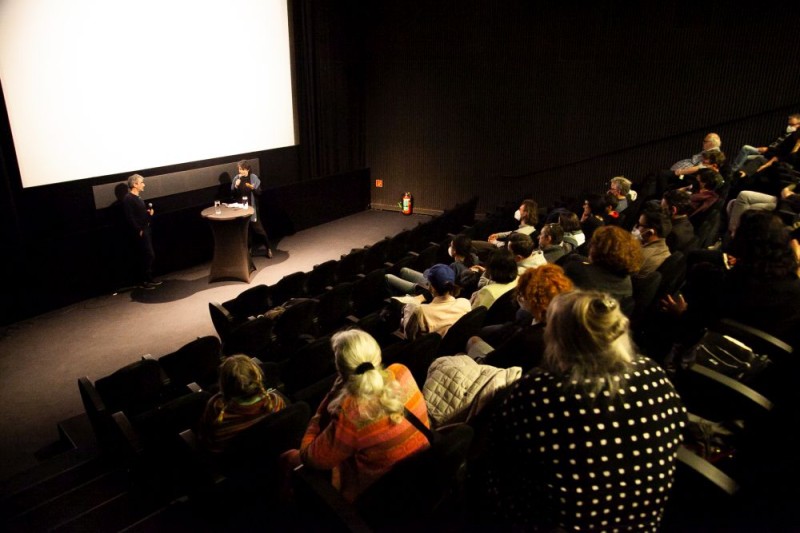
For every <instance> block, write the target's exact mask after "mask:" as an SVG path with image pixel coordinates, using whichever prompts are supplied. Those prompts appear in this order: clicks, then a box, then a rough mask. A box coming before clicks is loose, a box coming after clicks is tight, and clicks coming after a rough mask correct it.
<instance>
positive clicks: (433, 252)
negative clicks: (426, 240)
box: [413, 243, 450, 272]
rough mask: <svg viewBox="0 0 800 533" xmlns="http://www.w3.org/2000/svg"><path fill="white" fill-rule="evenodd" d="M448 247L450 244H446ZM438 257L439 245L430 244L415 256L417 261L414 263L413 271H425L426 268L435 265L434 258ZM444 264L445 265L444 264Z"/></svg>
mask: <svg viewBox="0 0 800 533" xmlns="http://www.w3.org/2000/svg"><path fill="white" fill-rule="evenodd" d="M447 246H448V247H449V246H450V244H449V243H448V245H447ZM438 255H439V245H438V244H430V245H428V246H426V247H425V248H423V249H422V250H421V251H420V252H419V254H418V255H417V260H416V261H415V262H414V265H413V268H414V270H418V271H420V272H423V271H425V269H427V268H428V267H431V266H433V265H435V264H436V258H437V257H438ZM445 264H446V263H445Z"/></svg>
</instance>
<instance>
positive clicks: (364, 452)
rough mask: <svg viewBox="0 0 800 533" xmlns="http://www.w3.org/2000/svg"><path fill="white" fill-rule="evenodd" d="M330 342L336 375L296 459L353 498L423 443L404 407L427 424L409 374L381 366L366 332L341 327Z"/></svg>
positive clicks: (425, 441) (399, 367)
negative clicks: (329, 474)
mask: <svg viewBox="0 0 800 533" xmlns="http://www.w3.org/2000/svg"><path fill="white" fill-rule="evenodd" d="M331 343H332V345H333V352H334V354H335V357H336V368H337V370H338V371H339V377H338V378H337V380H336V382H335V383H334V385H333V387H332V389H331V391H330V392H329V393H328V395H327V397H326V398H325V399H324V400H323V402H322V404H321V405H320V406H319V409H317V413H316V414H315V415H314V417H313V418H312V419H311V422H310V423H309V426H308V429H307V430H306V434H305V436H304V437H303V441H302V443H301V445H300V453H299V459H300V461H301V462H302V463H303V464H304V465H306V466H308V467H311V468H317V469H322V470H332V474H333V477H332V482H333V485H334V486H335V487H336V488H337V489H339V490H340V491H341V493H342V496H344V498H346V499H347V500H349V501H354V500H355V499H356V498H357V497H358V495H359V494H361V492H362V491H363V490H364V489H366V488H367V487H368V486H369V485H370V484H372V483H373V482H374V481H375V480H377V479H378V478H379V477H380V476H382V475H383V474H384V473H385V472H387V471H388V470H389V469H390V468H391V467H392V465H393V464H394V463H396V462H397V461H399V460H401V459H403V458H405V457H407V456H409V455H411V454H413V453H415V452H417V451H419V450H422V449H424V448H427V447H428V445H429V444H428V439H427V437H426V436H425V435H424V434H422V433H421V432H420V431H419V430H418V429H417V428H416V427H415V426H414V425H412V423H411V422H410V421H409V420H408V418H406V415H405V414H404V413H405V409H408V411H409V412H410V413H411V415H413V416H416V418H418V419H419V420H420V421H421V422H422V423H423V424H425V426H427V427H430V422H429V421H428V412H427V409H426V407H425V400H424V398H423V397H422V394H421V393H420V391H419V388H418V387H417V384H416V383H415V382H414V378H413V377H412V376H411V372H410V371H409V370H408V368H406V367H405V366H403V365H400V364H394V365H391V366H389V367H388V368H386V369H384V368H383V367H382V365H381V350H380V347H379V346H378V343H377V342H376V341H375V339H373V338H372V337H371V336H370V335H369V334H368V333H365V332H363V331H360V330H348V331H342V332H339V333H336V334H335V335H334V336H333V338H332V339H331ZM411 415H410V416H411ZM295 460H296V458H295Z"/></svg>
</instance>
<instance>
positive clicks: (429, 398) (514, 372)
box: [422, 355, 522, 426]
mask: <svg viewBox="0 0 800 533" xmlns="http://www.w3.org/2000/svg"><path fill="white" fill-rule="evenodd" d="M520 377H522V368H520V367H518V366H514V367H511V368H497V367H494V366H489V365H479V364H478V363H476V362H475V361H474V360H473V359H472V358H471V357H470V356H468V355H451V356H447V357H440V358H438V359H436V360H435V361H434V362H433V363H432V364H431V366H430V368H429V369H428V377H427V379H426V380H425V386H424V387H423V390H422V394H423V396H425V403H426V404H427V405H428V417H429V418H430V419H431V422H432V423H433V425H434V426H442V425H444V424H451V423H456V422H466V421H467V420H469V419H470V418H472V417H473V416H474V415H476V414H477V413H478V412H479V411H480V410H481V409H482V408H483V407H484V406H485V405H486V404H487V403H488V402H489V401H490V400H491V399H492V397H493V396H494V394H495V392H497V391H498V390H500V389H502V388H503V387H506V386H508V385H510V384H512V383H514V382H515V381H516V380H518V379H519V378H520Z"/></svg>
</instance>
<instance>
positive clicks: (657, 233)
mask: <svg viewBox="0 0 800 533" xmlns="http://www.w3.org/2000/svg"><path fill="white" fill-rule="evenodd" d="M665 219H666V216H665V215H664V213H663V211H661V209H656V208H649V209H645V210H644V211H643V212H642V214H641V215H639V223H638V224H637V225H636V226H635V227H634V228H633V231H632V232H631V233H633V236H634V237H636V238H637V239H638V240H639V242H641V243H642V266H641V267H640V268H639V274H638V275H639V276H646V275H647V274H650V273H651V272H655V271H656V270H658V267H660V266H661V264H662V263H663V262H664V261H665V260H666V259H667V257H669V256H670V252H669V247H668V246H667V241H666V239H665V238H664V236H663V235H664V233H665V231H664V226H665Z"/></svg>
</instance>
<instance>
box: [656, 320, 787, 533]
mask: <svg viewBox="0 0 800 533" xmlns="http://www.w3.org/2000/svg"><path fill="white" fill-rule="evenodd" d="M732 342H734V343H736V344H737V346H738V347H739V349H740V350H743V351H747V350H748V349H749V350H751V351H752V352H753V353H755V354H758V355H759V356H761V357H760V359H761V360H763V361H765V362H766V363H765V365H766V366H764V367H763V368H761V369H760V370H758V371H755V370H756V369H754V368H753V367H752V366H751V365H748V364H742V365H739V364H738V363H737V362H736V359H735V358H736V357H740V356H739V355H737V354H730V349H731V343H732ZM698 347H699V349H701V350H703V351H708V352H714V353H719V354H720V355H722V357H721V358H719V359H717V358H713V357H712V358H701V359H698V360H696V361H694V362H693V363H691V364H690V366H688V368H686V369H684V370H680V371H679V372H678V373H677V374H676V375H674V376H673V382H674V384H675V386H676V388H677V390H678V392H679V394H680V396H681V399H682V400H683V403H684V405H685V407H686V409H687V411H688V412H689V413H690V415H689V416H690V424H689V427H688V430H687V431H686V433H685V436H684V445H683V446H682V447H681V450H680V452H679V455H678V459H679V467H678V471H677V476H676V480H675V486H674V487H673V492H672V495H671V497H670V498H671V501H670V504H669V506H668V507H667V512H666V514H665V519H664V523H663V529H664V530H666V531H686V530H687V529H692V530H704V531H706V530H708V531H710V530H714V531H723V530H726V531H727V530H729V531H733V530H737V531H738V530H752V529H762V528H763V529H768V528H769V527H768V526H767V523H768V522H769V521H772V523H773V524H779V523H781V522H784V521H785V520H786V519H787V518H790V514H793V510H787V507H786V505H787V503H786V502H787V501H789V500H791V497H788V493H786V492H784V491H785V487H786V486H787V485H792V486H793V485H794V483H795V482H796V480H794V479H792V477H791V476H792V474H791V472H793V471H794V472H796V471H797V461H796V459H794V457H795V455H796V454H795V451H794V450H793V449H787V448H788V447H789V445H788V444H787V445H782V444H781V443H782V442H785V440H786V439H785V434H784V431H785V427H786V425H787V424H790V421H791V420H796V419H797V416H796V415H794V414H793V412H794V411H795V405H794V404H795V403H796V395H794V393H793V392H792V390H793V389H794V387H795V386H794V385H793V383H792V379H793V377H792V376H794V375H796V370H797V365H796V363H795V362H794V357H793V348H792V347H791V346H789V345H787V344H786V343H784V342H782V341H780V340H779V339H776V338H775V337H772V336H770V335H768V334H766V333H764V332H763V331H760V330H757V329H754V328H751V327H749V326H746V325H743V324H740V323H737V322H735V321H732V320H727V319H723V320H721V321H720V322H718V323H717V324H715V325H714V326H713V327H712V328H710V329H709V331H708V332H707V333H706V335H705V336H704V337H703V340H702V341H701V342H700V343H699V344H698ZM729 355H733V358H729ZM734 366H736V368H737V370H736V371H734V370H733V367H734ZM792 508H793V505H792ZM787 513H788V514H787ZM790 519H791V520H794V518H793V517H791V518H790Z"/></svg>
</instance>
